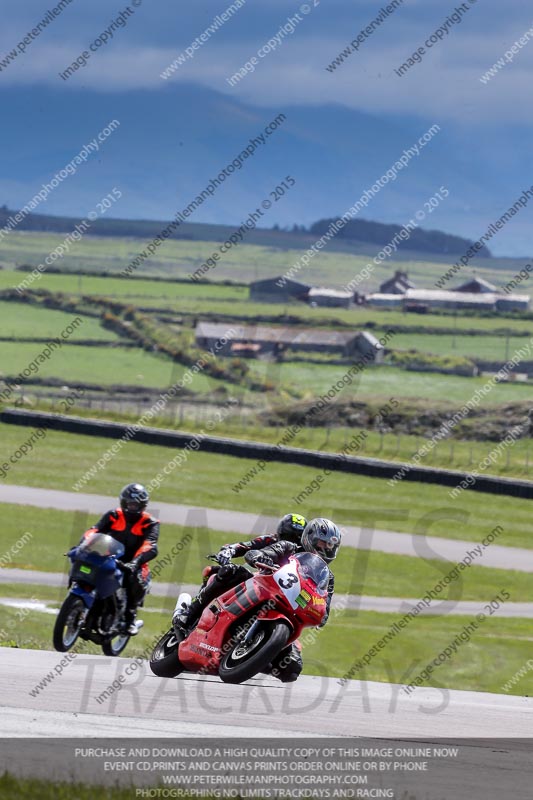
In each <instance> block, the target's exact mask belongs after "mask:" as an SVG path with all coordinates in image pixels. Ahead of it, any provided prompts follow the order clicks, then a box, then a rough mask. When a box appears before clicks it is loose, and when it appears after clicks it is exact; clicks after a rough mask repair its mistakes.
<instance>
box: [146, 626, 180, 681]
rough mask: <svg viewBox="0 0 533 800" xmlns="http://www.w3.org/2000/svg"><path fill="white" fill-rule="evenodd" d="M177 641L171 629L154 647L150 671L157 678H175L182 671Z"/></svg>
mask: <svg viewBox="0 0 533 800" xmlns="http://www.w3.org/2000/svg"><path fill="white" fill-rule="evenodd" d="M179 643H180V642H179V639H178V638H177V636H176V634H175V632H174V630H173V629H172V628H171V629H170V630H169V631H168V632H167V633H165V635H164V636H163V638H162V639H160V640H159V641H158V643H157V644H156V646H155V647H154V650H153V653H152V657H151V658H150V669H151V670H152V672H153V673H154V675H157V676H158V677H159V678H175V677H176V675H179V673H180V672H182V671H183V665H182V663H181V661H180V660H179V658H178V646H179Z"/></svg>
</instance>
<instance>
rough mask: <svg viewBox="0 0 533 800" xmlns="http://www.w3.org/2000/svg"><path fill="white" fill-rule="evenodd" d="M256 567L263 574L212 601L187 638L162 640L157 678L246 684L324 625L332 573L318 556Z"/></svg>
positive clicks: (154, 660) (153, 664)
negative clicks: (213, 678) (199, 677)
mask: <svg viewBox="0 0 533 800" xmlns="http://www.w3.org/2000/svg"><path fill="white" fill-rule="evenodd" d="M257 566H258V567H259V569H260V571H259V572H256V573H255V574H254V575H251V576H250V578H249V579H248V580H247V581H245V582H244V583H241V584H239V585H238V586H235V587H234V588H232V589H229V590H228V591H227V592H225V593H224V594H222V595H220V597H217V598H216V599H215V600H213V601H212V602H211V603H210V604H209V606H208V607H207V608H205V609H204V611H203V613H202V616H201V617H200V619H199V621H198V624H197V626H196V627H195V628H194V629H193V630H192V631H191V632H190V633H189V634H188V635H187V636H186V637H185V638H183V637H181V636H180V634H177V633H176V632H175V631H174V629H171V630H169V631H168V633H166V634H165V635H164V636H163V638H162V639H161V640H160V641H159V642H158V644H157V645H156V646H155V648H154V651H153V653H152V657H151V659H150V668H151V669H152V672H154V673H155V674H156V675H158V676H159V677H161V678H174V677H175V676H176V675H178V674H179V673H180V672H183V671H187V672H197V673H200V674H203V675H219V676H220V678H221V679H222V680H223V681H224V682H225V683H242V682H243V681H246V680H248V679H249V678H252V677H253V676H254V675H256V674H257V673H258V672H261V671H264V670H265V669H266V668H267V667H268V664H269V663H270V662H271V661H272V660H273V659H274V658H275V657H276V656H277V655H278V654H279V653H280V652H281V650H283V649H284V648H285V647H287V645H289V644H292V642H294V641H296V640H297V639H298V638H299V636H300V635H301V633H302V631H303V629H304V628H309V627H313V626H316V625H319V624H320V622H321V621H322V619H323V618H324V615H325V613H326V598H327V588H328V580H329V569H328V567H327V565H326V563H325V562H324V561H323V560H322V559H321V558H320V557H319V556H317V555H315V554H313V553H297V554H296V555H293V556H291V557H290V559H289V561H288V563H287V564H285V565H284V566H282V567H277V566H276V567H271V566H269V565H266V564H260V563H259V564H257ZM267 570H268V572H267ZM210 580H213V578H211V579H210ZM178 603H180V600H178Z"/></svg>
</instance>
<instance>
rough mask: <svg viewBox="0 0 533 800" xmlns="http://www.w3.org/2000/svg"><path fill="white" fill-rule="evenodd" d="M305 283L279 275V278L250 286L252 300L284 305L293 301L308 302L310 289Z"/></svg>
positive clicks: (265, 279)
mask: <svg viewBox="0 0 533 800" xmlns="http://www.w3.org/2000/svg"><path fill="white" fill-rule="evenodd" d="M310 288H311V287H310V286H307V284H305V283H300V282H299V281H293V280H291V279H290V278H285V277H284V276H282V275H278V277H277V278H264V279H263V280H260V281H252V283H251V284H250V300H255V301H257V302H259V303H284V302H288V301H291V300H304V301H305V300H307V296H308V294H309V289H310Z"/></svg>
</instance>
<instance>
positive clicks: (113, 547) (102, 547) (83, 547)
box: [78, 533, 124, 558]
mask: <svg viewBox="0 0 533 800" xmlns="http://www.w3.org/2000/svg"><path fill="white" fill-rule="evenodd" d="M82 553H83V554H87V555H89V554H93V553H94V555H97V556H102V557H103V558H106V557H107V556H115V558H120V557H121V556H123V555H124V545H123V544H122V543H121V542H117V540H116V539H114V538H113V537H112V536H109V534H107V533H91V534H90V535H89V536H87V538H86V539H84V540H83V542H82V543H81V544H80V546H79V547H78V554H79V555H81V554H82Z"/></svg>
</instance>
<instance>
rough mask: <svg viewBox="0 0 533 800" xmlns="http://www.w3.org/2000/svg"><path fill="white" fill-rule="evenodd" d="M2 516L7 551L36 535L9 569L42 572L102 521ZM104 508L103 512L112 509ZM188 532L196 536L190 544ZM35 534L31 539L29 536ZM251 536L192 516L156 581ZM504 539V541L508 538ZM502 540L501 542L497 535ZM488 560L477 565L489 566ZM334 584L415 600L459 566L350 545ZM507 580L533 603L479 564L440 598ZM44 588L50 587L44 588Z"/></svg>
mask: <svg viewBox="0 0 533 800" xmlns="http://www.w3.org/2000/svg"><path fill="white" fill-rule="evenodd" d="M0 507H1V509H2V517H3V519H4V520H5V522H4V525H3V527H2V530H1V531H0V552H2V553H4V552H5V553H7V552H9V550H10V548H11V547H12V546H13V545H14V544H15V543H16V542H17V541H19V540H20V538H21V536H23V534H25V533H29V534H31V535H32V537H33V538H32V539H31V540H29V541H28V542H27V544H26V545H25V546H24V547H23V548H22V549H21V550H20V552H19V553H18V554H16V555H14V556H13V558H12V561H11V562H10V563H9V566H8V567H7V568H9V569H28V570H30V569H31V570H40V571H44V572H62V571H63V570H64V569H66V567H67V565H68V563H69V562H68V560H67V559H66V558H64V556H63V553H65V552H66V551H67V550H68V549H69V548H70V547H71V546H72V545H74V544H77V543H78V541H79V540H80V537H81V534H82V533H83V531H84V530H86V529H87V528H89V527H90V526H91V525H92V524H94V523H95V522H96V521H97V518H98V515H87V514H86V513H84V512H68V511H57V510H55V509H48V508H34V507H32V506H14V505H9V504H1V506H0ZM106 510H107V509H106V508H102V513H103V512H104V511H106ZM187 534H189V535H192V540H191V541H190V542H189V541H188V537H187ZM26 538H28V537H26ZM245 538H246V536H245V535H244V534H237V533H234V534H231V533H223V532H220V531H213V530H208V529H207V528H204V527H196V525H195V524H194V518H193V517H192V516H191V527H186V528H185V527H181V526H178V525H168V524H165V525H163V526H162V530H161V538H160V543H159V554H158V556H157V558H156V559H154V561H153V563H152V567H153V566H154V565H156V564H158V562H159V560H160V559H161V561H163V560H164V559H165V557H166V556H167V555H168V554H170V552H171V549H172V547H173V545H174V544H176V543H177V542H180V541H185V542H187V544H186V546H184V548H183V550H182V551H181V553H180V555H179V557H177V558H173V559H172V563H171V564H166V563H164V564H163V563H161V564H158V566H157V569H156V577H155V579H156V580H157V581H158V582H167V583H172V584H177V583H179V582H182V583H192V584H198V583H199V580H200V574H201V571H202V569H203V567H204V566H206V564H207V563H208V562H207V561H206V559H205V556H206V555H207V554H208V553H212V552H216V551H218V549H219V548H220V547H222V545H224V544H227V543H228V542H234V541H239V540H242V539H245ZM501 539H502V540H503V541H505V538H504V536H503V535H502V537H501ZM498 543H500V539H498ZM482 563H483V561H482V558H480V559H479V561H478V564H482ZM333 566H334V572H335V581H336V583H335V587H336V591H337V592H338V593H340V594H364V595H370V596H379V595H383V596H386V597H403V598H411V599H413V600H416V599H419V598H420V597H423V596H424V594H426V593H427V592H428V591H429V590H430V589H431V588H432V587H434V586H435V584H436V583H438V582H439V580H440V579H441V578H442V577H443V576H444V575H446V574H448V572H449V571H450V570H451V569H453V567H454V566H455V565H454V564H450V563H447V562H442V561H439V560H437V559H430V558H428V559H420V558H415V557H410V556H400V555H391V554H385V553H381V552H379V551H366V550H361V551H358V550H355V549H354V548H352V547H345V548H343V550H342V551H341V556H339V558H338V559H337V560H336V561H335V564H334V565H333ZM501 585H504V586H506V587H508V589H509V591H510V592H512V596H513V600H514V601H517V602H518V601H523V602H533V585H532V582H531V578H530V576H529V575H528V574H527V573H521V572H515V571H509V570H507V571H506V570H499V569H492V568H487V567H483V566H476V565H475V564H473V565H472V566H470V567H469V568H468V569H467V570H464V571H463V572H461V580H460V581H459V580H455V581H453V582H452V584H450V589H449V592H446V591H445V592H443V593H442V596H441V595H439V597H440V599H449V600H484V599H487V598H490V597H492V595H494V594H496V593H497V592H498V591H499V588H500V587H501ZM25 588H26V590H27V592H28V593H29V592H34V591H35V590H34V589H33V588H32V587H25ZM20 589H21V587H14V586H13V587H11V588H9V585H7V584H2V586H1V587H0V595H1V594H3V595H4V596H6V595H9V596H21V597H28V596H31V595H30V594H28V593H25V594H22V595H20V594H19V592H20ZM44 589H45V587H43V590H44ZM46 591H47V592H48V593H46V594H42V592H41V594H40V595H39V597H40V599H43V600H48V599H50V598H51V597H53V598H56V597H57V590H55V589H53V588H49V589H48V590H46ZM151 602H152V605H153V606H155V607H156V608H157V607H161V603H162V600H161V599H160V598H151Z"/></svg>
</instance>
